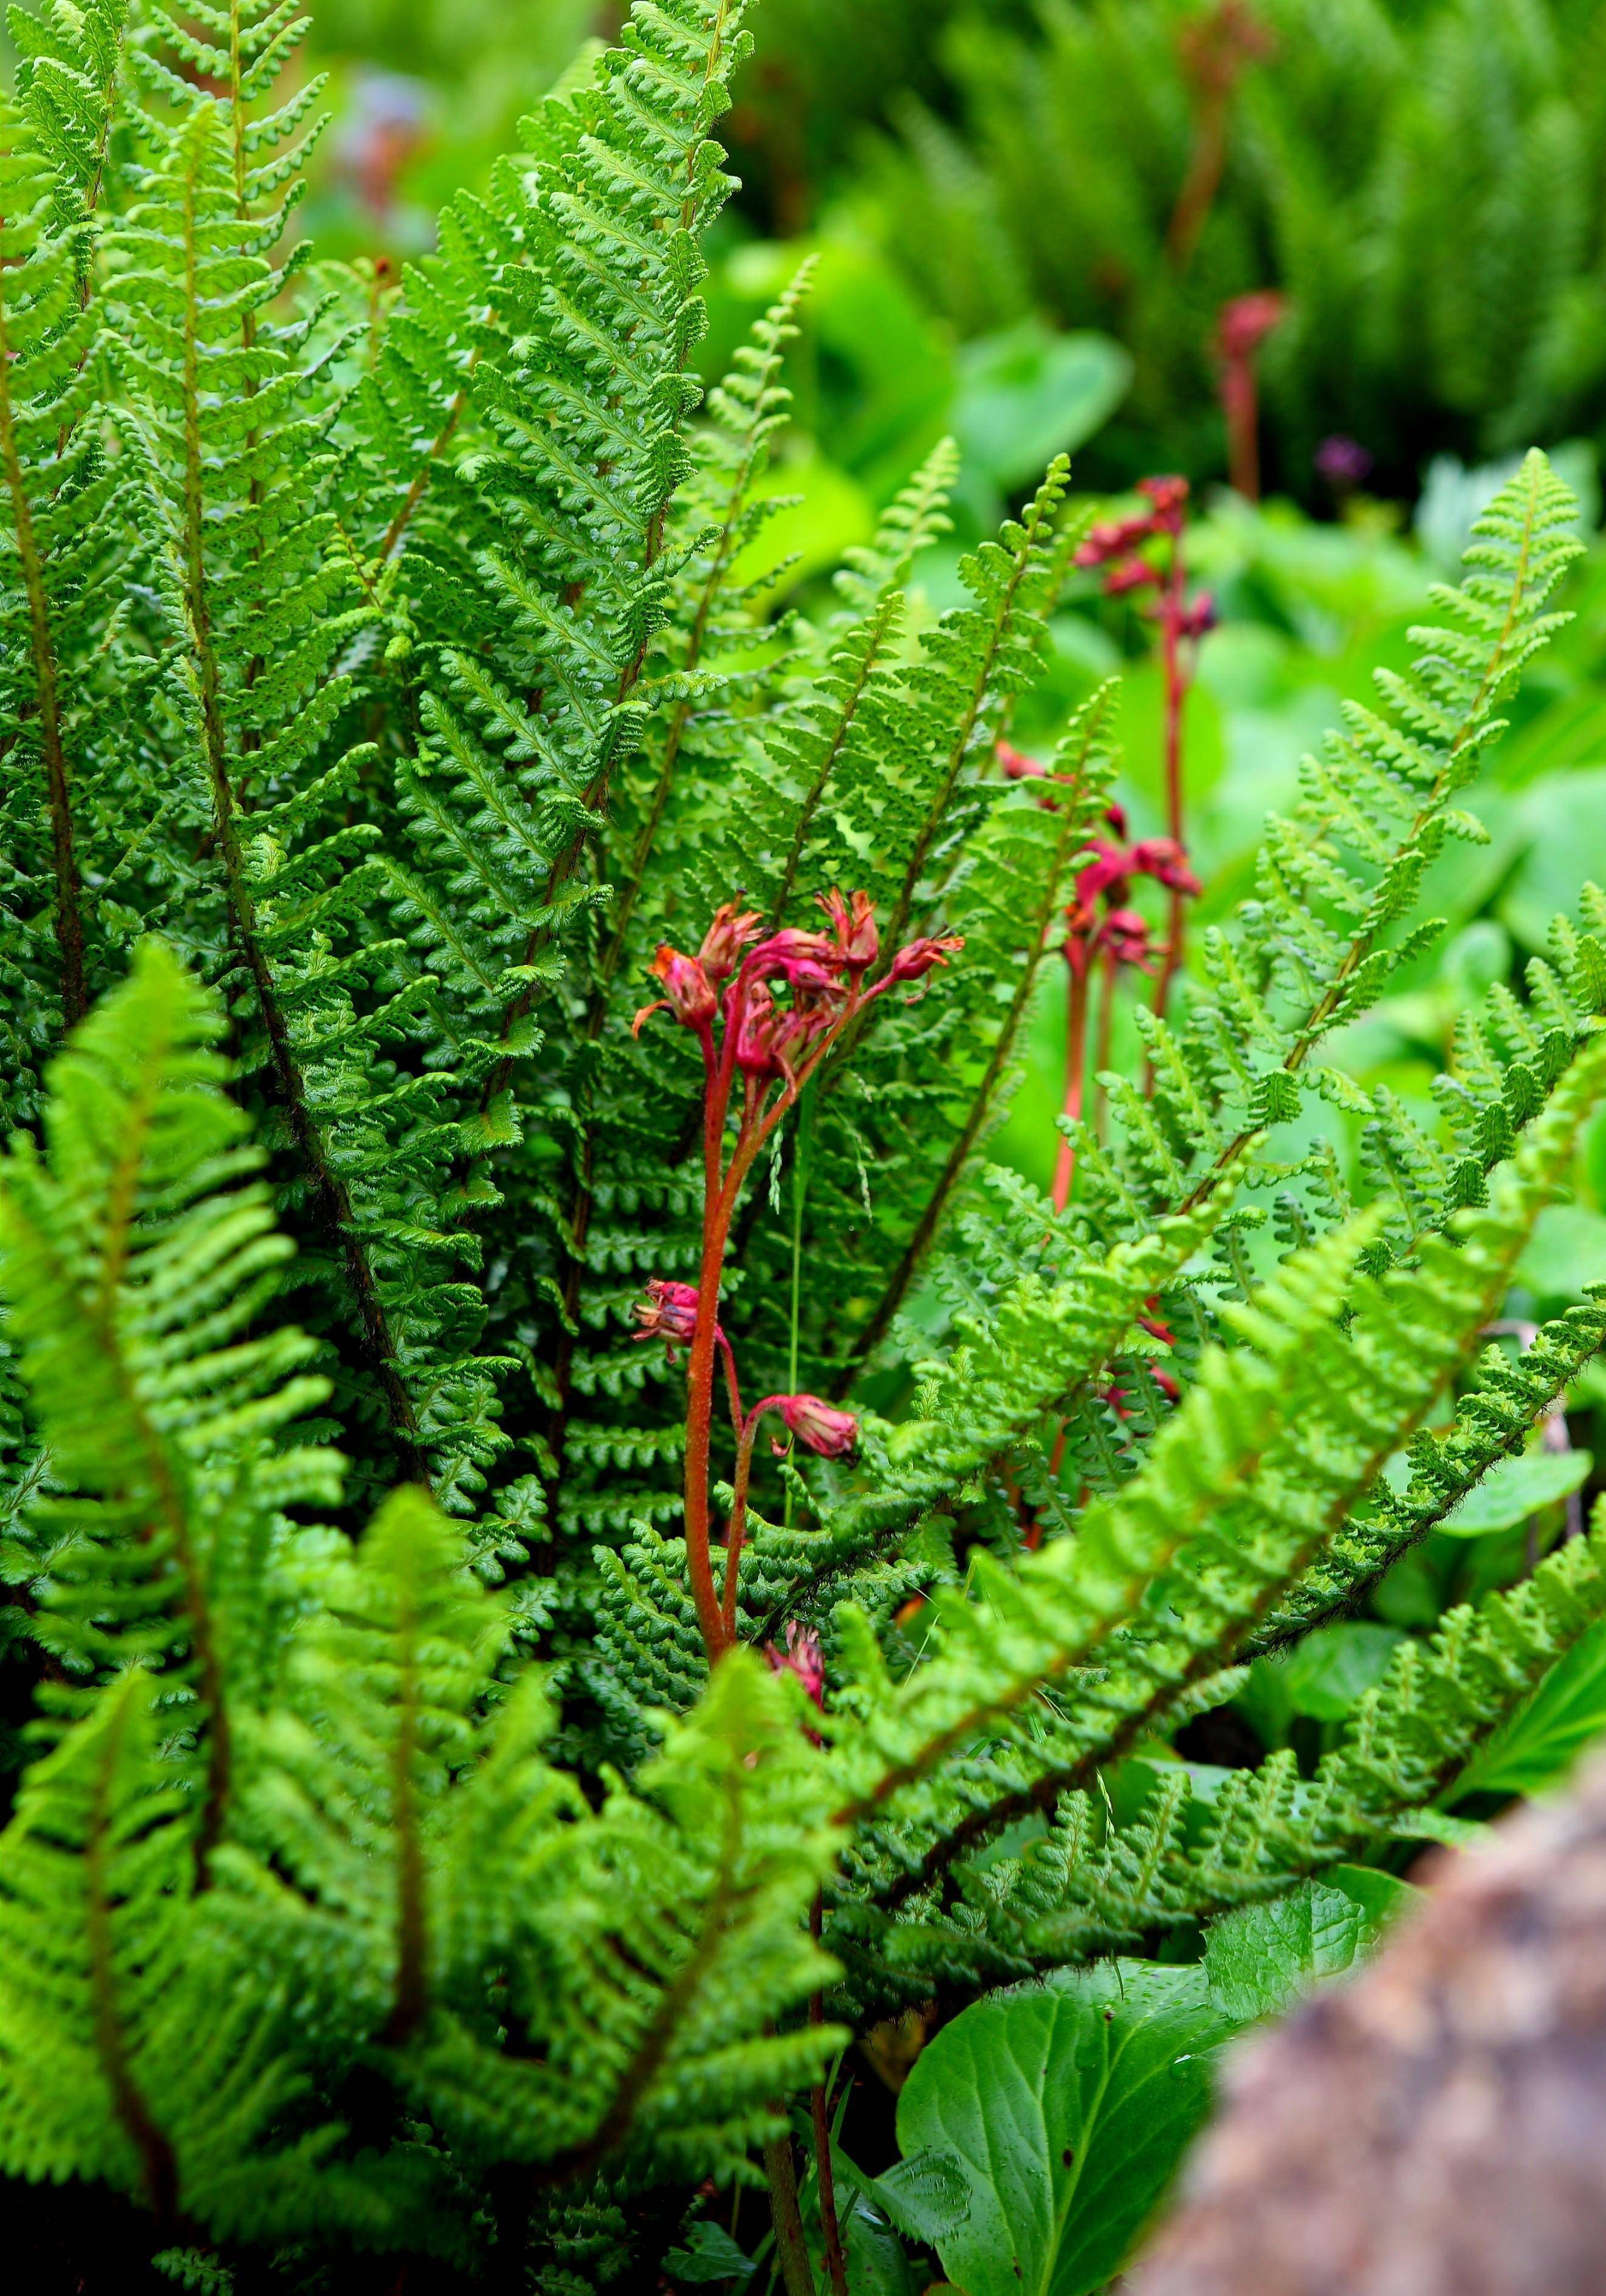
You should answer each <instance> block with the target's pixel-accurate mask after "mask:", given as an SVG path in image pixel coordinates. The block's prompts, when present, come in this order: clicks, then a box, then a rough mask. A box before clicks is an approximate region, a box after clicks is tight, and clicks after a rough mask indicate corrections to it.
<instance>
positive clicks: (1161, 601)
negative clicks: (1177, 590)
mask: <svg viewBox="0 0 1606 2296" xmlns="http://www.w3.org/2000/svg"><path fill="white" fill-rule="evenodd" d="M1188 491H1189V489H1188V482H1187V480H1186V479H1182V478H1159V479H1144V480H1142V481H1141V483H1140V484H1139V487H1138V492H1139V494H1140V495H1144V496H1147V497H1148V501H1149V505H1150V507H1149V508H1148V509H1147V510H1146V511H1138V512H1135V513H1134V515H1133V516H1132V517H1130V518H1106V519H1101V520H1100V521H1099V522H1098V524H1097V525H1096V526H1094V527H1093V528H1092V529H1091V530H1090V531H1089V533H1088V537H1087V539H1086V542H1085V543H1084V544H1083V545H1082V546H1081V548H1080V549H1079V550H1078V551H1077V557H1076V562H1077V565H1078V566H1107V567H1108V568H1109V569H1110V571H1109V572H1108V573H1107V574H1106V575H1105V577H1104V594H1105V596H1106V597H1107V598H1122V597H1127V596H1130V595H1132V594H1134V593H1135V592H1137V591H1139V590H1157V591H1159V592H1161V593H1162V595H1161V596H1159V597H1158V598H1154V599H1151V601H1150V603H1149V604H1148V605H1147V606H1146V607H1145V609H1144V611H1145V612H1146V613H1148V614H1149V615H1151V617H1152V618H1153V619H1156V620H1159V619H1161V618H1162V617H1163V618H1164V619H1167V621H1168V624H1169V626H1170V635H1172V636H1174V637H1177V638H1201V637H1203V636H1204V635H1205V634H1206V632H1207V631H1209V630H1213V629H1214V628H1215V627H1216V602H1215V600H1214V599H1213V598H1212V597H1211V595H1210V594H1209V591H1208V590H1201V591H1200V593H1199V594H1198V595H1197V597H1195V598H1193V599H1192V601H1184V599H1183V598H1182V597H1181V596H1180V595H1173V594H1172V591H1173V586H1172V585H1171V584H1170V583H1169V582H1168V578H1167V576H1166V573H1165V571H1164V570H1163V569H1162V568H1160V567H1159V566H1155V565H1153V564H1151V562H1150V561H1149V560H1148V559H1147V558H1145V557H1144V556H1143V545H1144V544H1145V543H1146V542H1151V541H1153V540H1154V539H1155V537H1157V536H1165V537H1168V539H1169V541H1170V543H1171V545H1172V548H1173V550H1175V549H1176V543H1177V539H1178V537H1180V535H1181V533H1182V530H1183V527H1184V523H1185V521H1186V519H1187V503H1188Z"/></svg>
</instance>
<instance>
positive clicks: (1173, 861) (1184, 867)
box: [1128, 837, 1204, 898]
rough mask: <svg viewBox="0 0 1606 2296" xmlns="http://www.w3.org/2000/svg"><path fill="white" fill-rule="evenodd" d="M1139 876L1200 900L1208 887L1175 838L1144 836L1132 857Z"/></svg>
mask: <svg viewBox="0 0 1606 2296" xmlns="http://www.w3.org/2000/svg"><path fill="white" fill-rule="evenodd" d="M1128 858H1129V860H1130V862H1131V866H1132V873H1133V875H1134V876H1135V877H1152V878H1153V879H1154V880H1155V881H1156V882H1157V883H1158V884H1161V885H1165V886H1167V887H1168V888H1169V890H1171V891H1172V892H1174V893H1187V894H1190V895H1192V896H1193V897H1195V898H1197V897H1198V895H1199V894H1200V893H1202V892H1203V890H1204V887H1203V886H1202V885H1201V884H1200V881H1199V880H1198V878H1197V877H1196V876H1195V875H1194V874H1193V872H1192V869H1190V868H1189V866H1188V857H1187V855H1186V854H1185V853H1184V851H1183V849H1182V847H1181V846H1180V845H1179V844H1178V843H1177V841H1176V839H1175V838H1174V837H1143V838H1140V839H1139V840H1138V842H1137V843H1136V844H1135V846H1134V847H1133V849H1132V851H1131V854H1130V855H1129V857H1128Z"/></svg>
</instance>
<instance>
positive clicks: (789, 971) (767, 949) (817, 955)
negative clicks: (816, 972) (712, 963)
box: [745, 925, 835, 980]
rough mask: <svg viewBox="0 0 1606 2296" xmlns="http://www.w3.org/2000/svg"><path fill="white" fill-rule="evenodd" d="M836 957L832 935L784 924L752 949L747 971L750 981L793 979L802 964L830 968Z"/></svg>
mask: <svg viewBox="0 0 1606 2296" xmlns="http://www.w3.org/2000/svg"><path fill="white" fill-rule="evenodd" d="M834 954H835V952H834V951H833V949H832V945H831V939H830V936H829V935H828V934H826V933H821V932H805V931H802V929H801V928H800V927H799V926H797V925H783V926H782V928H781V930H780V931H779V932H773V933H771V934H770V935H769V937H768V939H766V940H761V941H760V942H759V943H758V947H756V948H755V949H754V950H752V952H751V953H750V955H749V956H748V958H747V962H746V967H745V969H746V970H747V971H748V972H749V975H750V978H753V979H757V980H791V978H792V976H793V974H794V972H795V971H796V968H797V967H798V966H799V965H800V964H812V965H816V966H817V965H826V966H829V965H830V964H831V963H832V957H833V955H834Z"/></svg>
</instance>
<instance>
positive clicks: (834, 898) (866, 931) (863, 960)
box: [817, 887, 881, 988]
mask: <svg viewBox="0 0 1606 2296" xmlns="http://www.w3.org/2000/svg"><path fill="white" fill-rule="evenodd" d="M817 898H818V900H819V905H820V906H821V908H823V910H824V912H825V914H826V915H827V916H828V917H829V918H830V919H831V922H832V928H833V931H834V933H835V939H836V961H837V963H838V964H840V966H841V968H842V970H843V972H846V973H847V975H848V979H849V980H851V981H852V983H853V985H854V987H855V988H857V987H858V985H859V982H860V981H861V980H863V979H864V975H865V973H866V972H869V970H870V967H871V966H872V965H873V964H874V963H875V960H876V958H877V957H878V956H879V955H881V935H880V933H879V932H877V931H876V929H875V910H874V908H873V906H872V905H871V899H870V896H869V894H868V893H855V894H854V896H853V906H852V908H851V909H849V907H848V904H847V903H846V902H845V901H844V900H843V898H842V896H841V895H840V893H839V892H838V891H837V890H835V889H834V887H833V888H832V890H831V891H830V892H829V893H821V894H820V895H819V896H818V897H817Z"/></svg>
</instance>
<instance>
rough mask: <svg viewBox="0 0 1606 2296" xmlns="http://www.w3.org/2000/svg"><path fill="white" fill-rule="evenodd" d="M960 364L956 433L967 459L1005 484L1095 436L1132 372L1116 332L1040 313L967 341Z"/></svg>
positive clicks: (1027, 480)
mask: <svg viewBox="0 0 1606 2296" xmlns="http://www.w3.org/2000/svg"><path fill="white" fill-rule="evenodd" d="M958 368H959V390H958V395H957V397H956V398H955V404H954V416H953V422H954V435H955V438H956V439H958V441H959V445H960V450H961V452H962V454H963V457H964V460H965V463H966V464H967V465H968V466H970V467H971V468H974V469H975V470H977V471H982V472H984V473H985V474H986V476H987V478H989V479H990V480H992V481H993V483H994V484H995V485H996V486H997V487H999V488H1003V489H1004V491H1005V492H1008V491H1010V490H1011V489H1012V488H1017V487H1024V486H1029V485H1030V484H1031V483H1032V482H1033V481H1034V480H1036V479H1037V476H1038V475H1039V473H1040V472H1041V471H1042V470H1043V469H1044V467H1045V464H1046V463H1049V462H1051V461H1052V460H1053V457H1054V455H1060V454H1069V452H1070V450H1071V449H1072V448H1073V447H1079V446H1080V445H1081V444H1082V442H1083V440H1084V439H1090V438H1091V437H1092V436H1093V434H1094V431H1095V430H1097V429H1098V428H1099V426H1100V424H1101V423H1102V422H1104V421H1106V419H1107V418H1108V417H1109V416H1110V414H1113V413H1114V411H1115V409H1116V407H1117V406H1119V404H1120V402H1121V400H1122V399H1123V398H1125V396H1126V393H1127V384H1128V383H1129V382H1130V381H1131V380H1132V361H1131V358H1130V357H1129V356H1128V355H1127V352H1126V351H1124V350H1123V349H1122V348H1121V346H1120V345H1119V343H1118V342H1115V341H1113V340H1111V338H1110V336H1108V335H1098V334H1093V333H1089V332H1082V333H1078V334H1071V335H1060V334H1055V333H1053V332H1052V330H1051V329H1049V328H1047V327H1045V325H1044V324H1043V323H1042V321H1041V320H1039V319H1023V320H1022V321H1021V322H1020V324H1019V325H1018V326H1013V327H1008V328H1006V329H1005V330H1004V332H1002V333H1000V334H996V335H984V336H981V337H980V338H979V339H978V340H976V341H973V342H969V343H966V344H964V345H963V348H961V350H960V352H959V356H958Z"/></svg>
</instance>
